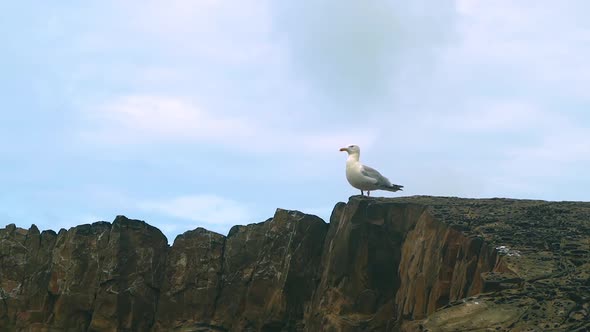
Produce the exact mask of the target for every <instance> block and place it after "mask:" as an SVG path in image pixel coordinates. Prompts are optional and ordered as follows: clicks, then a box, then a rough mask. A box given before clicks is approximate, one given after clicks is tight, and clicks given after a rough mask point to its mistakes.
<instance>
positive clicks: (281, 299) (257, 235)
mask: <svg viewBox="0 0 590 332" xmlns="http://www.w3.org/2000/svg"><path fill="white" fill-rule="evenodd" d="M327 228H328V227H327V225H326V224H325V223H324V222H323V221H322V220H321V219H320V218H318V217H316V216H312V215H306V214H303V213H301V212H297V211H287V210H281V209H278V210H277V212H276V213H275V215H274V217H273V218H272V219H269V220H267V221H266V222H264V223H259V224H252V225H248V226H235V227H233V228H232V229H231V231H230V233H229V235H228V237H227V240H226V246H225V255H224V264H223V279H222V288H221V292H220V294H219V298H218V300H217V302H216V310H215V315H214V319H213V325H215V326H223V327H224V328H225V329H227V330H231V331H269V332H270V331H294V330H300V329H301V328H302V326H303V312H304V306H305V305H306V303H307V302H308V301H309V300H310V298H311V293H312V292H313V290H314V288H315V286H316V282H315V276H316V273H317V267H318V263H319V258H320V255H321V252H322V246H323V241H324V237H325V234H326V231H327Z"/></svg>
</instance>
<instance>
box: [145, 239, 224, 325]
mask: <svg viewBox="0 0 590 332" xmlns="http://www.w3.org/2000/svg"><path fill="white" fill-rule="evenodd" d="M224 246H225V236H223V235H220V234H217V233H213V232H210V231H208V230H206V229H204V228H197V229H196V230H193V231H188V232H185V233H184V234H182V235H179V236H178V237H176V240H175V241H174V245H173V246H172V249H171V250H170V253H169V255H168V261H167V264H166V272H165V276H164V282H163V284H162V290H161V294H160V299H159V302H158V310H157V317H156V324H155V326H154V329H153V330H154V331H171V330H173V329H183V328H184V329H186V330H189V331H190V327H195V328H196V327H210V328H213V327H212V326H210V325H209V322H210V321H211V318H212V317H213V313H214V311H215V300H216V299H217V294H218V293H219V290H220V287H221V272H222V264H223V250H224Z"/></svg>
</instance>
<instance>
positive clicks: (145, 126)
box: [81, 95, 378, 153]
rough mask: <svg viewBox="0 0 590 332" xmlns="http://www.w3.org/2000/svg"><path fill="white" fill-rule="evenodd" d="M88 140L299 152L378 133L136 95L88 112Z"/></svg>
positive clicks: (330, 147) (332, 146)
mask: <svg viewBox="0 0 590 332" xmlns="http://www.w3.org/2000/svg"><path fill="white" fill-rule="evenodd" d="M84 117H85V119H84V121H86V122H87V123H86V129H85V130H84V131H83V132H82V133H81V135H82V137H83V138H84V139H86V140H88V141H91V142H95V143H99V144H107V145H117V146H120V145H121V144H150V143H154V142H156V143H178V142H182V143H197V142H207V143H211V144H218V145H223V146H227V147H232V148H239V149H241V150H243V151H248V152H277V151H292V150H298V151H301V152H302V153H318V152H326V151H330V152H332V151H334V150H335V149H337V148H339V147H341V146H342V145H345V144H348V143H350V142H356V143H357V144H363V145H365V146H369V145H371V144H372V142H373V141H374V139H375V137H376V135H377V134H378V130H374V129H370V128H369V127H362V126H361V125H359V126H358V127H355V128H353V127H341V128H340V129H338V130H335V129H330V130H322V129H315V130H313V131H312V130H308V129H307V128H297V127H293V126H292V125H291V124H290V123H289V122H288V121H284V120H283V121H280V122H278V123H277V122H265V119H262V118H261V117H259V116H258V117H257V115H256V112H249V116H248V117H246V116H236V115H232V116H229V115H224V114H222V113H221V112H211V111H208V110H204V109H203V108H200V107H198V106H196V105H195V103H193V102H190V101H187V100H185V99H183V98H173V97H162V96H150V95H132V96H124V97H120V98H117V99H115V100H113V101H110V102H107V103H105V104H103V105H101V106H99V107H96V108H94V109H91V110H88V111H87V112H85V113H84Z"/></svg>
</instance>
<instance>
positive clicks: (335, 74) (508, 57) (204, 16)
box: [0, 0, 590, 241]
mask: <svg viewBox="0 0 590 332" xmlns="http://www.w3.org/2000/svg"><path fill="white" fill-rule="evenodd" d="M279 3H280V4H279ZM588 12H590V2H588V1H587V0H579V1H576V0H570V1H549V0H548V1H543V0H523V1H513V0H495V1H487V0H440V1H426V0H412V1H393V0H389V1H385V0H375V1H349V0H323V1H316V0H314V1H311V0H310V1H292V2H291V4H288V3H287V2H286V1H280V2H279V1H266V0H241V1H239V2H236V1H225V0H169V1H155V0H142V1H114V0H113V1H105V0H103V1H84V2H71V1H70V2H60V3H59V4H58V3H57V2H52V4H47V2H39V1H3V2H2V3H1V4H0V38H1V40H2V47H1V49H2V51H1V52H0V73H1V75H0V100H1V102H2V107H1V108H0V188H1V189H0V227H1V226H3V225H5V224H8V223H16V224H17V225H19V226H21V227H29V225H30V224H32V223H35V224H36V225H37V226H39V227H40V228H41V229H48V228H52V229H56V230H57V229H59V228H60V227H65V228H67V227H71V226H74V225H77V224H81V223H88V222H93V221H97V220H107V221H111V220H113V219H114V217H115V216H116V215H118V214H124V215H126V216H128V217H130V218H137V219H143V220H146V221H147V222H149V223H150V224H152V225H155V226H157V227H159V228H160V229H162V231H163V232H164V233H165V234H166V235H167V237H168V238H169V240H170V241H172V240H173V238H174V237H175V236H176V235H177V234H179V233H182V232H184V231H186V230H189V229H194V228H196V227H198V226H202V227H205V228H208V229H211V230H214V231H217V232H220V233H222V234H226V233H227V231H228V230H229V228H230V226H231V225H234V224H247V223H252V222H259V221H262V220H264V219H266V218H268V217H270V216H272V214H273V213H274V210H275V209H276V208H277V207H281V208H286V209H298V210H302V211H304V212H308V213H314V214H317V215H319V216H320V217H322V218H324V219H327V218H328V216H329V214H330V212H331V209H332V207H333V206H334V204H335V203H336V202H338V201H346V200H347V199H348V197H349V196H351V195H355V194H357V191H356V190H355V189H353V188H352V187H350V186H349V185H348V183H347V182H346V180H345V177H344V163H345V159H346V158H345V154H344V153H341V152H338V149H339V148H340V147H342V146H345V145H348V144H351V143H356V144H358V145H360V146H361V148H362V156H361V159H362V160H363V161H364V162H365V163H367V164H368V165H370V166H373V167H375V168H377V169H379V170H380V171H382V173H383V174H384V175H386V176H388V177H389V178H390V179H391V180H392V182H394V183H398V184H402V185H404V186H405V191H404V192H403V195H445V196H462V197H515V198H534V199H546V200H584V201H588V200H590V191H589V190H588V188H589V187H590V176H589V175H588V174H589V173H588V169H590V90H589V88H588V87H589V86H590V60H588V59H590V20H588V19H587V13H588ZM379 194H380V195H382V196H388V197H392V196H398V194H399V193H395V194H394V193H388V192H385V193H379Z"/></svg>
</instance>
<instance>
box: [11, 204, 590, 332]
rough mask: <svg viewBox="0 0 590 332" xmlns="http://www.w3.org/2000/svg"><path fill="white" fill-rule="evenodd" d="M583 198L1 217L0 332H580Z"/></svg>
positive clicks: (587, 280)
mask: <svg viewBox="0 0 590 332" xmlns="http://www.w3.org/2000/svg"><path fill="white" fill-rule="evenodd" d="M589 303H590V203H576V202H543V201H527V200H510V199H485V200H484V199H481V200H474V199H459V198H445V197H424V196H418V197H402V198H396V199H379V198H377V199H376V198H366V197H358V196H354V197H352V198H351V199H350V201H349V202H348V203H347V204H344V203H338V204H337V205H336V207H335V208H334V211H333V213H332V216H331V219H330V224H329V225H328V224H326V223H324V222H323V221H322V220H321V219H319V218H317V217H315V216H312V215H306V214H303V213H300V212H296V211H287V210H281V209H279V210H277V212H276V213H275V215H274V217H273V218H271V219H269V220H267V221H265V222H262V223H258V224H251V225H247V226H235V227H233V228H232V229H231V231H230V232H229V234H228V236H227V237H225V236H222V235H219V234H216V233H213V232H210V231H207V230H205V229H203V228H197V229H195V230H193V231H189V232H186V233H184V234H182V235H180V236H178V237H177V238H176V240H175V241H174V244H173V245H172V246H171V247H170V246H168V245H167V241H166V238H165V237H164V236H163V234H162V233H161V232H160V231H159V230H157V229H156V228H154V227H151V226H149V225H148V224H146V223H145V222H142V221H137V220H130V219H127V218H125V217H122V216H119V217H117V218H116V219H115V221H114V222H113V223H112V224H111V223H106V222H98V223H94V224H92V225H81V226H77V227H74V228H71V229H70V230H68V231H66V230H61V231H60V232H59V234H56V233H55V232H53V231H44V232H42V233H40V232H39V230H38V229H37V228H36V227H35V226H32V227H31V228H30V229H29V230H24V229H21V228H17V227H16V226H15V225H8V226H7V227H6V228H4V229H0V331H55V332H57V331H154V332H155V331H267V332H270V331H426V330H428V331H464V330H469V331H546V330H551V331H585V330H588V329H590V314H589V313H590V304H589Z"/></svg>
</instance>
